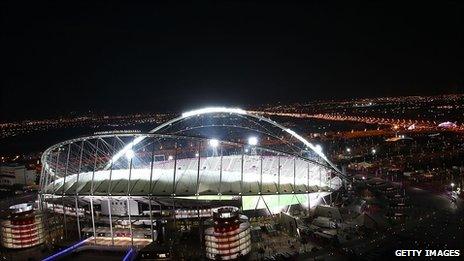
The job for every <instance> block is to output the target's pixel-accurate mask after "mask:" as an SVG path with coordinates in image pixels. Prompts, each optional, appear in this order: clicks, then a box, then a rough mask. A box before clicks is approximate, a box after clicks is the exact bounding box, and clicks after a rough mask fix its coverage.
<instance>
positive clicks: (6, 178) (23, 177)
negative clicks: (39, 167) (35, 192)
mask: <svg viewBox="0 0 464 261" xmlns="http://www.w3.org/2000/svg"><path fill="white" fill-rule="evenodd" d="M36 178H37V173H36V170H35V169H28V168H26V166H25V165H21V164H8V165H3V166H0V186H12V185H14V184H21V185H25V186H31V185H35V184H36Z"/></svg>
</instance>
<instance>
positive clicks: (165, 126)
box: [106, 107, 341, 174]
mask: <svg viewBox="0 0 464 261" xmlns="http://www.w3.org/2000/svg"><path fill="white" fill-rule="evenodd" d="M213 113H226V114H234V115H243V116H246V117H250V118H254V119H256V120H258V121H263V122H265V123H268V124H270V125H271V126H273V127H276V128H277V129H279V130H280V131H282V132H285V133H287V134H289V135H290V136H291V137H293V138H294V139H296V140H297V141H299V142H301V143H302V144H303V145H304V147H299V148H298V147H296V146H294V145H293V144H290V142H289V141H286V140H285V139H283V138H278V137H277V136H275V135H272V134H270V133H267V134H268V135H270V136H273V137H274V138H277V139H280V141H282V142H284V143H286V144H287V145H289V146H294V147H296V149H297V150H296V151H298V150H311V151H312V152H314V153H315V154H316V155H317V156H319V157H320V158H321V159H323V161H325V162H326V163H327V164H329V165H330V166H331V167H332V168H333V169H334V170H335V171H336V172H338V173H339V174H341V172H340V170H339V169H338V168H337V167H336V166H335V165H334V164H333V163H332V162H331V161H330V160H329V159H328V158H327V157H326V156H325V154H324V153H323V152H322V148H321V146H320V145H314V144H312V143H311V142H309V141H308V140H307V139H305V138H303V137H302V136H301V135H299V134H297V133H296V132H295V131H293V130H291V129H289V128H286V127H284V126H282V125H281V124H279V123H277V122H275V121H273V120H271V119H269V118H266V117H263V116H260V115H257V114H252V113H248V112H247V111H245V110H242V109H239V108H227V107H207V108H202V109H198V110H192V111H188V112H184V113H182V115H181V116H179V117H177V118H174V119H172V120H170V121H168V122H166V123H163V124H161V125H160V126H158V127H156V128H154V129H152V130H151V131H149V133H164V132H165V129H169V128H170V127H171V126H172V125H175V124H176V123H179V122H181V121H184V120H186V119H189V118H192V117H198V116H201V115H205V114H213ZM209 126H212V125H209ZM209 126H201V127H200V128H204V127H209ZM223 126H224V125H223ZM229 127H232V126H229ZM233 127H239V126H233ZM189 128H190V129H192V126H190V127H189ZM241 128H245V127H243V126H242V127H241ZM167 134H179V131H177V132H174V133H173V131H170V132H167ZM142 139H143V137H140V138H136V139H134V141H133V142H132V143H130V144H128V145H127V146H126V147H125V148H123V149H122V150H121V151H119V152H118V153H117V154H116V155H115V156H114V158H113V160H118V159H119V158H120V157H121V156H122V155H124V153H125V152H126V151H127V150H129V149H130V148H131V147H132V146H133V145H135V144H137V143H138V142H140V141H141V140H142ZM106 168H109V164H108V165H107V166H106Z"/></svg>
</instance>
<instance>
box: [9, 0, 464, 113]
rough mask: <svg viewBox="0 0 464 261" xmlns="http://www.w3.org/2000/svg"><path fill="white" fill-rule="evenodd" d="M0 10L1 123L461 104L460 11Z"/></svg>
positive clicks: (65, 6) (71, 6)
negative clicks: (457, 96)
mask: <svg viewBox="0 0 464 261" xmlns="http://www.w3.org/2000/svg"><path fill="white" fill-rule="evenodd" d="M45 2H47V1H35V2H32V1H31V2H25V1H11V2H7V1H2V2H1V4H0V8H1V10H0V12H1V17H2V19H1V23H2V25H1V43H2V48H1V52H2V55H1V61H2V65H3V66H2V67H3V69H2V77H1V78H2V79H1V81H2V83H1V85H2V86H1V104H0V106H1V108H0V110H1V111H0V120H2V121H5V120H15V119H21V118H40V117H47V116H50V115H56V114H61V113H69V112H71V111H79V112H84V111H87V110H92V111H106V112H109V113H129V112H139V111H140V112H154V111H170V110H174V111H182V110H186V109H190V108H195V107H200V106H203V105H220V104H225V105H237V106H247V105H254V104H262V103H267V102H276V101H281V102H284V103H286V102H293V101H310V100H314V99H332V98H349V97H371V96H382V95H395V96H396V95H410V94H441V93H456V92H464V87H463V78H464V66H463V61H464V51H463V46H464V37H463V35H464V33H463V32H464V18H463V16H464V8H463V4H461V3H460V2H462V1H435V2H434V3H433V4H430V5H428V4H427V3H426V2H429V1H418V2H415V3H409V4H406V3H405V2H410V1H384V2H381V1H364V3H363V4H362V5H361V4H354V2H355V1H343V2H342V1H341V4H328V3H327V2H329V1H320V2H311V1H306V2H307V3H306V4H304V5H302V4H300V3H298V2H294V3H292V2H291V1H282V2H281V3H278V2H274V1H262V2H254V1H244V3H239V2H235V1H221V2H220V3H219V1H192V3H190V4H186V3H182V4H174V1H164V2H166V3H169V5H156V4H155V2H156V3H159V2H161V1H144V2H153V3H152V4H146V3H145V4H136V3H135V2H136V1H127V2H130V4H129V3H127V4H119V3H118V4H116V3H113V2H115V1H107V3H94V2H100V1H89V2H92V3H91V4H85V3H83V2H84V1H76V2H73V1H48V3H45Z"/></svg>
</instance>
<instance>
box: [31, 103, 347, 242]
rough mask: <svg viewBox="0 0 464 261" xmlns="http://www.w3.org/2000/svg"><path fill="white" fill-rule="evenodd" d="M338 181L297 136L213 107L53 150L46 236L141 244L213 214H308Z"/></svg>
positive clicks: (44, 190)
mask: <svg viewBox="0 0 464 261" xmlns="http://www.w3.org/2000/svg"><path fill="white" fill-rule="evenodd" d="M342 177H343V175H342V173H341V172H340V171H339V170H338V169H337V167H336V166H335V165H334V164H332V163H331V161H330V160H329V159H328V158H327V157H326V156H325V155H324V153H323V150H322V148H321V146H319V145H315V144H313V143H311V142H309V141H308V140H306V139H305V138H303V137H302V136H300V135H299V134H297V133H296V132H295V131H293V130H291V129H289V128H286V127H284V126H283V125H281V124H279V123H277V122H275V121H273V120H271V119H269V118H265V117H263V116H260V115H258V114H254V113H251V112H248V111H245V110H242V109H237V108H224V107H211V108H203V109H199V110H194V111H189V112H186V113H183V114H182V115H180V116H179V117H177V118H174V119H172V120H170V121H168V122H166V123H164V124H161V125H159V126H158V127H156V128H154V129H153V130H151V131H149V132H147V133H141V132H105V133H96V134H94V135H91V136H86V137H78V138H75V139H71V140H67V141H64V142H61V143H58V144H56V145H53V146H51V147H50V148H48V149H47V150H46V151H45V152H44V153H43V156H42V174H41V178H40V192H39V208H40V209H41V213H43V215H45V218H44V220H45V223H46V224H45V226H44V227H45V229H46V230H49V231H48V233H49V234H53V233H54V234H56V235H59V237H61V238H65V239H69V240H74V239H75V240H78V239H81V240H83V239H87V240H90V241H92V242H94V243H96V244H103V245H105V244H106V245H132V246H138V245H141V246H144V245H147V244H149V243H150V242H152V241H155V240H156V241H158V242H162V241H163V240H167V238H169V237H170V235H169V233H171V232H170V231H177V232H179V231H184V230H188V229H192V227H193V226H195V225H194V224H193V223H191V222H192V221H196V220H203V219H206V218H210V217H212V215H213V214H212V213H213V210H214V209H215V208H217V207H222V206H234V207H238V208H239V209H240V211H241V212H243V213H247V215H250V216H257V215H275V214H277V213H280V212H282V211H288V210H289V209H290V208H298V209H301V211H309V210H310V209H311V208H313V207H315V206H317V205H318V204H321V203H324V202H325V201H326V199H327V197H330V195H331V193H332V192H333V191H336V190H338V189H339V188H340V187H341V186H342ZM52 231H53V232H52ZM172 233H174V232H172ZM52 238H53V237H49V240H58V239H55V238H53V239H52ZM200 239H201V236H200Z"/></svg>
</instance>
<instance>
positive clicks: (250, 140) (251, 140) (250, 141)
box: [248, 136, 258, 146]
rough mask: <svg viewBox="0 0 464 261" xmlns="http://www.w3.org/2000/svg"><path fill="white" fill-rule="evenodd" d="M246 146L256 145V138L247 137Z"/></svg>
mask: <svg viewBox="0 0 464 261" xmlns="http://www.w3.org/2000/svg"><path fill="white" fill-rule="evenodd" d="M248 144H249V145H251V146H256V145H258V138H256V137H254V136H253V137H249V138H248Z"/></svg>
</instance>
